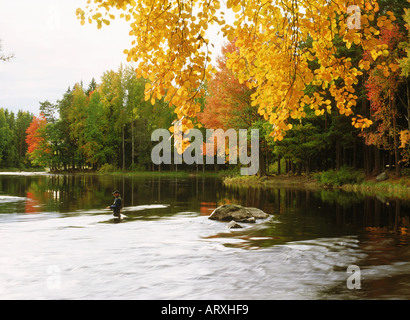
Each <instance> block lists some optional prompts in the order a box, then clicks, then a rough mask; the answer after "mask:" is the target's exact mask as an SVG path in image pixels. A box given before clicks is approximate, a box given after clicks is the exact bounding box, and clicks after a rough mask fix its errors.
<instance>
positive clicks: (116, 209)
mask: <svg viewBox="0 0 410 320" xmlns="http://www.w3.org/2000/svg"><path fill="white" fill-rule="evenodd" d="M110 209H111V210H112V211H113V215H114V217H118V218H119V217H120V216H121V209H122V200H121V198H120V197H118V198H115V200H114V203H113V204H112V205H111V206H110Z"/></svg>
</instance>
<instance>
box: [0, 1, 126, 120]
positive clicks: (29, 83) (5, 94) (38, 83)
mask: <svg viewBox="0 0 410 320" xmlns="http://www.w3.org/2000/svg"><path fill="white" fill-rule="evenodd" d="M86 2H87V1H86V0H35V1H33V0H13V1H11V0H0V40H1V45H2V49H3V53H6V54H8V53H13V54H14V56H15V58H14V59H12V60H10V61H9V62H0V108H7V109H9V110H12V111H14V112H17V111H18V110H28V111H30V112H33V113H34V114H38V112H39V109H38V107H39V101H44V100H49V101H50V102H52V103H54V102H56V100H58V99H61V98H62V96H63V94H64V93H65V92H66V90H67V88H68V87H69V86H71V87H72V86H73V85H74V84H75V83H76V82H79V81H81V80H82V81H83V83H84V86H85V87H87V86H88V84H89V82H90V81H91V79H92V78H93V77H94V78H95V79H96V80H97V82H99V80H100V77H101V75H102V74H103V72H104V71H106V70H110V69H114V70H116V69H117V68H118V67H119V65H120V64H121V63H124V64H125V63H126V56H125V54H123V51H124V49H126V48H129V47H130V45H131V41H132V39H131V37H130V36H129V35H128V31H129V26H128V25H127V23H126V22H125V21H123V20H122V19H116V20H115V21H113V22H112V23H111V25H110V26H108V27H103V28H102V29H100V30H98V29H97V26H96V24H92V25H90V24H88V23H86V24H85V25H84V26H81V24H80V21H79V20H77V17H76V15H75V10H76V9H77V8H78V7H82V8H85V5H86Z"/></svg>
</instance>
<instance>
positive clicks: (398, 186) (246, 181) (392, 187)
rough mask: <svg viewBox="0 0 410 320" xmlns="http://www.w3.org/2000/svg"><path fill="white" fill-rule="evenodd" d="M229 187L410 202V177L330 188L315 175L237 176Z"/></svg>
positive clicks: (229, 180)
mask: <svg viewBox="0 0 410 320" xmlns="http://www.w3.org/2000/svg"><path fill="white" fill-rule="evenodd" d="M223 182H224V184H225V185H228V186H244V187H265V188H295V189H307V190H343V191H346V192H357V193H362V194H365V195H371V196H378V195H380V196H384V197H386V196H387V197H392V198H400V199H404V200H410V177H400V178H396V177H391V178H389V179H387V180H385V181H380V182H378V181H376V177H373V176H371V177H367V178H365V179H364V181H363V182H360V183H355V184H343V185H341V186H334V187H329V186H325V185H323V184H320V183H319V182H318V181H317V180H316V178H315V177H314V176H313V175H300V176H297V175H277V176H267V177H257V176H235V177H227V178H224V180H223Z"/></svg>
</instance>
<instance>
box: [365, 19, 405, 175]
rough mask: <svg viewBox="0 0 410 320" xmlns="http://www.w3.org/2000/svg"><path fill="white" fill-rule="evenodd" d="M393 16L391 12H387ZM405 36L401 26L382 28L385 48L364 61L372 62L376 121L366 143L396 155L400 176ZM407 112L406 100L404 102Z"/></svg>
mask: <svg viewBox="0 0 410 320" xmlns="http://www.w3.org/2000/svg"><path fill="white" fill-rule="evenodd" d="M388 13H389V14H390V15H392V12H390V11H389V12H388ZM403 39H404V37H403V35H402V34H401V33H400V31H399V26H398V25H393V26H391V27H389V28H387V27H383V28H382V29H381V34H380V40H381V43H382V48H383V51H382V53H381V54H377V53H376V52H375V51H374V50H371V51H367V52H365V61H367V62H369V63H370V64H371V65H372V68H371V69H370V70H369V77H368V79H367V82H366V89H367V97H368V99H369V101H370V107H371V108H370V110H371V115H372V117H373V119H374V121H375V126H376V127H375V129H373V130H371V131H368V132H365V133H364V136H365V137H366V143H367V144H374V145H377V146H378V147H383V148H384V149H387V150H392V151H393V152H394V157H395V167H396V174H397V175H400V155H399V143H400V141H399V139H400V137H399V132H400V130H399V125H398V118H400V114H401V112H400V108H399V103H401V102H400V99H401V98H400V97H398V92H399V90H400V83H401V82H403V80H405V79H404V78H403V77H402V76H401V70H400V66H399V64H398V61H399V58H400V57H401V56H402V55H403V53H402V52H401V50H400V48H399V46H398V44H399V43H400V42H401V41H403ZM402 102H403V103H404V106H405V109H406V111H407V112H408V108H409V106H408V105H407V103H406V102H407V101H402Z"/></svg>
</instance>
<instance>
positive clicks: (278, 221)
mask: <svg viewBox="0 0 410 320" xmlns="http://www.w3.org/2000/svg"><path fill="white" fill-rule="evenodd" d="M114 189H119V190H121V191H122V193H123V201H124V211H123V213H124V214H125V218H123V219H122V220H121V221H118V220H116V219H114V218H113V216H112V214H111V213H110V212H109V211H108V210H106V209H104V208H105V207H106V206H107V205H110V204H111V203H112V201H113V197H112V195H111V193H112V191H113V190H114ZM226 203H237V204H241V205H245V206H252V207H258V208H260V209H262V210H264V211H265V212H267V213H269V214H271V216H270V217H269V218H268V219H265V220H262V221H258V222H257V223H256V224H242V225H243V227H244V228H242V229H228V228H227V227H226V225H227V224H226V223H223V222H218V221H212V220H209V219H208V216H209V215H210V213H211V212H212V210H213V209H215V208H216V207H218V206H219V205H221V204H226ZM409 215H410V204H409V202H407V201H403V200H397V199H387V198H383V197H378V198H375V197H370V196H364V195H359V194H353V193H345V192H342V191H315V192H314V191H307V190H297V189H286V188H281V189H264V188H243V187H227V186H224V185H223V184H222V182H221V180H220V179H217V178H202V177H189V178H165V177H155V178H141V177H140V178H138V177H116V176H97V175H96V176H93V175H50V174H14V173H9V174H7V173H2V174H1V175H0V244H1V245H0V299H110V300H112V299H150V300H151V299H152V300H159V299H189V300H191V299H193V300H195V299H212V300H214V299H251V300H252V299H262V300H267V299H410V281H409V279H410V241H409V240H410V236H409V229H408V228H409ZM349 268H350V269H349ZM351 268H353V271H351V270H352V269H351Z"/></svg>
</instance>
